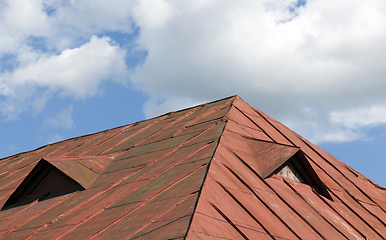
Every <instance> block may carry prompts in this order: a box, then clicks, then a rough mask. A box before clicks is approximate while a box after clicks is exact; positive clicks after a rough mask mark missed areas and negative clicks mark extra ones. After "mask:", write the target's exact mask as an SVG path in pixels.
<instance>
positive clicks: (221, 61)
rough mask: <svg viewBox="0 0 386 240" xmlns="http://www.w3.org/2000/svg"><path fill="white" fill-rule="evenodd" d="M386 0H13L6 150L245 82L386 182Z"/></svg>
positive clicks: (3, 122)
mask: <svg viewBox="0 0 386 240" xmlns="http://www.w3.org/2000/svg"><path fill="white" fill-rule="evenodd" d="M385 56H386V2H385V1H384V0H367V1H359V0H308V1H307V0H244V1H234V0H169V1H167V0H140V1H136V0H132V1H130V0H110V1H104V0H2V1H0V158H3V157H6V156H10V155H13V154H16V153H19V152H23V151H28V150H32V149H35V148H38V147H40V146H43V145H46V144H49V143H53V142H56V141H60V140H64V139H67V138H72V137H77V136H81V135H85V134H89V133H94V132H98V131H102V130H105V129H109V128H113V127H117V126H122V125H126V124H130V123H133V122H137V121H140V120H144V119H146V118H150V117H154V116H157V115H160V114H164V113H167V112H170V111H175V110H179V109H182V108H186V107H190V106H193V105H197V104H201V103H205V102H209V101H213V100H217V99H221V98H225V97H228V96H231V95H235V94H238V95H239V96H241V97H242V98H243V99H244V100H245V101H246V102H248V103H249V104H251V105H252V106H254V107H255V108H257V109H259V110H261V111H263V112H265V113H267V114H268V115H270V116H271V117H274V118H276V119H277V120H279V121H281V122H282V123H284V124H286V125H287V126H288V127H290V128H291V129H293V130H294V131H296V132H297V133H299V134H300V135H302V136H303V137H305V138H307V139H308V140H310V141H312V142H314V143H316V144H317V145H318V146H320V147H321V148H323V149H325V150H326V151H328V152H330V153H331V154H332V155H334V156H335V157H337V158H339V159H340V160H342V161H343V162H345V163H346V164H348V165H350V166H351V167H353V168H354V169H356V170H358V171H359V172H361V173H363V174H364V175H366V176H367V177H369V178H370V179H372V180H374V181H375V182H377V183H378V184H380V185H381V186H384V187H385V186H386V177H385V176H384V169H385V168H386V154H385V151H386V150H385V149H386V94H385V93H386V67H385V66H386V57H385Z"/></svg>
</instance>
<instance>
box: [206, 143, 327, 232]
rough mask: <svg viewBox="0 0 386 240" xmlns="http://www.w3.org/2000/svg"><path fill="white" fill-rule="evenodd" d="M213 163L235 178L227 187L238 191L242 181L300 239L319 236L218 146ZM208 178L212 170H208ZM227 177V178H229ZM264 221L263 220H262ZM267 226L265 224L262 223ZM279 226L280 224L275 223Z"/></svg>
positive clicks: (232, 155) (245, 167)
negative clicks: (239, 182) (217, 163)
mask: <svg viewBox="0 0 386 240" xmlns="http://www.w3.org/2000/svg"><path fill="white" fill-rule="evenodd" d="M212 161H213V162H214V163H215V162H219V163H220V164H221V165H224V166H225V167H226V168H227V169H229V174H228V175H229V177H231V176H235V177H236V178H237V179H240V180H237V181H228V182H227V186H228V187H231V188H233V189H240V188H239V186H240V185H236V183H237V182H238V181H242V182H243V184H244V186H247V187H248V188H249V190H250V192H251V193H253V194H254V196H256V197H258V198H259V199H260V202H261V203H263V204H265V206H266V207H267V209H270V210H271V211H272V213H273V214H274V215H275V216H277V217H278V221H280V222H282V223H283V224H285V225H286V226H287V227H288V229H292V231H293V232H294V233H296V234H297V235H298V236H300V238H302V239H315V238H316V239H317V238H320V236H319V235H318V234H317V233H316V232H315V231H314V230H313V229H312V228H311V227H310V226H309V225H308V224H307V223H305V222H304V221H303V220H302V219H301V218H300V217H299V216H298V215H297V214H296V213H295V212H293V211H292V210H291V209H290V208H289V206H288V205H286V203H285V202H283V201H282V200H281V199H280V198H279V197H278V196H277V195H276V193H275V192H274V191H273V190H272V189H271V187H270V186H269V185H268V184H267V183H266V182H264V181H263V180H262V179H261V178H260V177H259V176H258V175H256V174H255V173H254V172H253V171H252V170H251V168H250V167H249V166H247V165H245V161H244V162H241V160H240V159H238V158H237V157H236V156H235V155H234V154H233V153H231V152H230V151H229V150H228V149H226V148H224V147H223V146H222V145H220V146H219V147H218V149H217V151H216V154H215V156H214V159H213V160H212ZM209 171H210V172H209V176H210V175H211V174H212V172H213V169H212V168H211V169H210V170H209ZM229 177H228V178H229ZM251 211H252V210H251ZM264 219H265V218H264ZM264 221H265V220H264ZM262 223H263V224H264V223H265V224H267V223H266V222H262ZM277 224H280V223H277Z"/></svg>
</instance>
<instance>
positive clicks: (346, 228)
mask: <svg viewBox="0 0 386 240" xmlns="http://www.w3.org/2000/svg"><path fill="white" fill-rule="evenodd" d="M284 181H285V182H287V185H289V186H290V187H291V188H293V189H294V191H296V193H297V194H298V195H300V196H301V197H302V199H304V200H305V202H307V203H308V204H309V205H310V206H311V207H312V208H313V209H315V211H317V212H318V213H319V215H321V216H322V217H323V218H324V219H326V221H328V222H329V223H330V224H331V225H332V226H333V227H334V228H336V229H337V230H338V231H340V232H341V233H342V234H343V235H345V236H346V237H347V238H349V239H363V235H362V234H361V233H360V232H358V231H357V230H356V229H355V228H353V226H352V225H350V223H349V222H347V220H346V219H345V218H343V217H342V216H341V215H340V214H338V213H337V212H336V211H335V209H334V208H332V207H331V206H330V205H329V204H327V203H329V202H330V200H329V199H327V198H324V197H323V196H320V197H319V196H318V195H317V194H316V193H315V192H314V191H312V190H311V188H310V187H308V186H306V185H304V184H299V183H296V182H293V181H287V180H284ZM322 199H323V200H324V201H323V200H322ZM331 204H333V202H331Z"/></svg>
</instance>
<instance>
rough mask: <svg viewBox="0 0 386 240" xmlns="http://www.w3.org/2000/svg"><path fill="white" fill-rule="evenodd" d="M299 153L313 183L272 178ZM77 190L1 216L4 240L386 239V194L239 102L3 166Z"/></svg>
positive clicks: (3, 187)
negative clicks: (43, 166) (41, 168)
mask: <svg viewBox="0 0 386 240" xmlns="http://www.w3.org/2000/svg"><path fill="white" fill-rule="evenodd" d="M295 154H297V155H298V154H300V155H299V156H301V161H300V160H299V164H302V165H303V167H302V168H301V171H304V172H303V174H309V175H310V176H309V177H310V178H312V179H313V180H314V182H315V183H316V184H318V185H319V187H320V188H323V189H324V191H325V193H323V191H319V190H318V189H317V186H316V185H315V186H310V185H307V184H304V183H300V182H296V181H293V180H291V179H287V178H284V177H282V176H279V175H277V174H275V171H276V170H277V169H278V168H279V167H281V166H283V165H284V164H286V162H287V161H290V159H292V160H291V161H294V160H293V159H294V158H291V157H292V156H294V155H295ZM42 159H45V160H46V161H48V162H49V163H51V164H52V165H54V166H55V167H57V168H58V169H59V170H61V171H62V172H63V173H64V174H66V175H67V176H69V177H70V178H72V179H73V180H75V181H77V182H78V183H79V184H81V185H82V186H83V187H84V188H85V189H84V190H83V191H77V192H73V193H70V194H65V195H62V196H58V197H53V198H50V199H46V200H41V201H39V200H38V199H37V200H36V201H33V202H32V203H29V204H24V205H19V206H16V207H13V208H9V209H7V210H2V211H0V238H3V239H74V238H75V239H180V238H181V239H185V238H186V239H217V238H224V239H385V238H386V189H384V188H383V187H381V186H379V185H377V184H376V183H374V182H372V181H371V180H370V179H368V178H366V177H365V176H363V175H362V174H361V173H359V172H357V171H355V170H354V169H352V168H350V167H349V166H347V165H346V164H344V163H343V162H341V161H339V160H338V159H336V158H334V157H333V156H331V155H330V154H328V153H326V152H325V151H323V150H322V149H320V148H318V147H317V146H315V145H314V144H312V143H310V142H308V141H307V140H306V139H304V138H302V137H301V136H299V135H297V134H296V133H294V132H293V131H291V130H290V129H288V128H287V127H285V126H284V125H282V124H281V123H279V122H278V121H276V120H274V119H272V118H270V117H269V116H267V115H266V114H264V113H262V112H260V111H258V110H256V109H254V108H253V107H251V106H250V105H248V104H247V103H246V102H244V101H243V100H242V99H241V98H240V97H238V96H232V97H229V98H226V99H222V100H219V101H215V102H212V103H208V104H204V105H200V106H196V107H192V108H189V109H185V110H181V111H178V112H172V113H168V114H164V115H162V116H160V117H156V118H153V119H149V120H145V121H142V122H138V123H134V124H130V125H126V126H122V127H118V128H114V129H110V130H106V131H102V132H99V133H95V134H90V135H87V136H82V137H77V138H73V139H69V140H65V141H62V142H59V143H54V144H50V145H47V146H44V147H41V148H39V149H36V150H33V151H30V152H25V153H21V154H18V155H14V156H11V157H8V158H4V159H1V160H0V205H1V206H2V205H3V204H4V203H5V202H6V201H7V199H8V198H9V196H10V195H11V194H12V193H13V192H14V191H15V190H16V189H17V188H18V186H19V185H20V184H21V182H22V181H23V180H24V179H25V178H26V176H28V174H29V173H30V172H31V171H32V169H34V167H35V166H36V165H37V164H38V163H39V161H41V160H42Z"/></svg>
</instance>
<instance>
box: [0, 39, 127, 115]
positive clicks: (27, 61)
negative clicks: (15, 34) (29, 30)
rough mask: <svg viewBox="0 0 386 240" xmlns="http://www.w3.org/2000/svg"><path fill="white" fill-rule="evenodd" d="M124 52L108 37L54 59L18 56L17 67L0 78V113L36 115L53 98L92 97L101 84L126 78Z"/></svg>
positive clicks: (26, 52)
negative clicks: (32, 110)
mask: <svg viewBox="0 0 386 240" xmlns="http://www.w3.org/2000/svg"><path fill="white" fill-rule="evenodd" d="M125 54H126V52H125V50H122V49H120V48H119V46H117V45H115V44H114V43H113V42H112V41H111V40H110V39H109V38H108V37H103V38H98V37H96V36H93V37H91V39H90V41H89V42H87V43H85V44H84V45H82V46H80V47H78V48H74V49H66V50H64V51H63V52H61V53H60V54H58V55H55V54H53V55H47V54H38V53H36V52H34V51H33V50H31V49H29V48H27V49H24V50H22V51H21V52H19V54H18V59H19V63H20V65H19V67H18V68H16V69H14V70H13V71H12V72H7V71H6V72H3V74H2V75H0V84H1V85H0V86H2V87H1V88H0V97H1V95H3V99H5V100H4V101H2V102H1V104H0V110H1V111H2V113H3V114H4V115H6V116H8V118H14V117H17V116H18V114H20V113H21V112H22V111H24V110H26V109H28V108H33V109H34V110H35V111H40V110H41V109H42V108H43V107H44V105H45V102H46V101H47V99H49V98H50V97H51V96H52V95H53V94H55V93H60V94H61V95H62V96H73V97H76V98H85V97H90V96H93V95H95V94H96V92H97V89H98V85H99V83H100V82H101V81H102V80H115V81H123V80H124V79H125V77H126V74H127V69H126V65H125V60H124V58H125Z"/></svg>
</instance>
